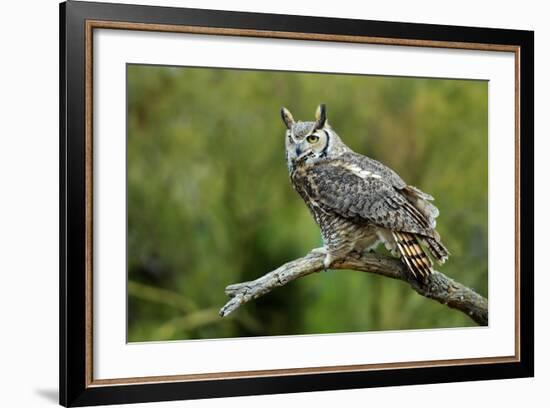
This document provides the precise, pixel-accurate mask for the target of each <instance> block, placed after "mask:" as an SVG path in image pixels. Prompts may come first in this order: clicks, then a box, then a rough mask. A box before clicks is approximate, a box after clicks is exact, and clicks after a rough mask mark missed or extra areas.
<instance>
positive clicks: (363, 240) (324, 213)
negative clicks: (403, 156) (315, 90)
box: [281, 105, 449, 279]
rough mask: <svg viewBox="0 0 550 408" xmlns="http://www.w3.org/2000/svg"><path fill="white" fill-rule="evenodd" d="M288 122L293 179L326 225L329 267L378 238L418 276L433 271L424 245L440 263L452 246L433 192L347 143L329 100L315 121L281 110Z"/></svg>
mask: <svg viewBox="0 0 550 408" xmlns="http://www.w3.org/2000/svg"><path fill="white" fill-rule="evenodd" d="M281 116H282V119H283V122H284V123H285V125H286V128H287V131H286V136H285V140H286V142H285V143H286V158H287V165H288V170H289V173H290V179H291V181H292V185H293V187H294V188H295V189H296V191H298V193H299V194H300V196H301V197H302V199H303V200H304V201H305V203H306V205H307V207H308V208H309V210H310V211H311V213H312V214H313V217H314V218H315V221H316V222H317V224H318V225H319V227H320V228H321V234H322V237H323V241H324V246H323V247H322V248H319V249H317V251H321V252H322V253H324V254H325V258H324V261H323V262H324V266H325V268H326V269H328V268H329V267H330V265H331V264H332V263H333V262H334V261H336V260H338V259H341V258H343V257H345V256H346V255H348V254H349V253H351V252H353V251H355V252H363V251H368V250H373V249H374V248H376V247H377V246H378V244H379V243H384V245H385V246H386V248H387V249H388V250H389V251H391V252H392V254H394V256H400V258H401V260H402V261H403V263H404V264H405V265H406V266H407V269H408V270H409V271H410V273H411V274H412V275H413V276H414V277H415V278H416V279H425V278H426V277H427V276H428V275H429V274H430V273H431V272H432V261H431V259H430V258H429V257H428V255H427V253H426V251H425V249H424V247H423V246H422V245H421V244H423V245H424V246H425V247H426V248H427V249H428V250H429V252H430V253H431V255H432V256H433V258H435V259H436V260H437V261H438V262H439V263H443V262H445V261H446V260H447V258H448V256H449V252H448V251H447V249H446V248H445V247H444V246H443V244H442V243H441V240H440V237H439V234H438V233H437V231H436V230H435V224H436V222H435V219H436V217H437V216H438V215H439V211H438V209H437V208H436V207H435V206H434V205H433V204H432V203H431V201H433V198H432V197H431V196H430V195H428V194H426V193H424V192H422V191H420V190H419V189H418V188H416V187H413V186H409V185H407V183H405V182H404V181H403V180H402V179H401V177H399V176H398V175H397V173H395V172H394V171H393V170H392V169H390V168H388V167H386V166H385V165H383V164H382V163H380V162H378V161H376V160H373V159H371V158H369V157H366V156H363V155H360V154H358V153H355V152H354V151H353V150H351V149H350V148H349V147H348V146H346V145H345V144H344V143H343V142H342V140H341V139H340V137H339V136H338V135H337V134H336V132H335V131H334V130H333V129H332V128H331V127H330V126H329V124H328V122H327V116H326V109H325V105H320V106H319V107H318V108H317V112H316V120H315V121H314V122H301V121H298V122H296V121H295V120H294V118H293V117H292V114H291V113H290V112H289V111H288V110H287V109H286V108H281Z"/></svg>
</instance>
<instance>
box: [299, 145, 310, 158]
mask: <svg viewBox="0 0 550 408" xmlns="http://www.w3.org/2000/svg"><path fill="white" fill-rule="evenodd" d="M311 153H312V150H311V149H307V150H305V151H304V150H302V149H300V146H296V161H300V160H302V159H304V158H306V157H308V156H309V155H310V154H311Z"/></svg>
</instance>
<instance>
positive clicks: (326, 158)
mask: <svg viewBox="0 0 550 408" xmlns="http://www.w3.org/2000/svg"><path fill="white" fill-rule="evenodd" d="M60 27H61V30H60V50H61V53H60V54H61V61H60V66H61V72H60V88H61V89H60V95H61V98H60V100H61V107H60V152H61V154H60V157H61V163H60V169H61V170H60V184H61V188H60V191H61V197H60V202H61V208H60V214H61V217H60V218H61V225H60V230H61V234H60V236H61V242H60V265H61V267H60V269H61V270H60V323H61V324H60V339H61V341H60V372H61V375H60V402H61V404H62V405H65V406H83V405H84V406H85V405H98V404H116V403H131V402H146V401H162V400H175V399H193V398H213V397H224V396H237V395H253V394H268V393H289V392H303V391H314V390H335V389H350V388H361V387H376V386H388V385H404V384H420V383H436V382H452V381H466V380H483V379H499V378H514V377H528V376H533V373H534V354H533V353H534V350H533V289H534V283H533V267H534V266H533V209H534V206H533V195H534V193H533V189H534V187H533V178H534V177H533V149H534V147H533V111H534V109H533V90H534V83H533V69H534V68H533V58H534V56H533V44H534V34H533V32H529V31H517V30H503V29H488V28H473V27H456V26H441V25H425V24H410V23H397V22H380V21H362V20H350V19H334V18H319V17H307V16H291V15H270V14H256V13H241V12H227V11H213V10H199V9H183V8H167V7H166V8H165V7H151V6H137V5H136V6H134V5H120V4H107V3H89V2H77V1H68V2H66V3H63V4H61V6H60Z"/></svg>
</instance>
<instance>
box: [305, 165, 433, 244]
mask: <svg viewBox="0 0 550 408" xmlns="http://www.w3.org/2000/svg"><path fill="white" fill-rule="evenodd" d="M304 181H305V183H306V191H307V193H308V195H309V196H310V198H311V199H312V200H313V201H314V202H315V203H316V204H317V205H319V206H320V207H321V208H322V209H324V210H328V211H334V212H336V213H337V214H339V215H340V216H342V217H344V218H348V219H353V220H355V221H356V222H361V221H365V222H369V223H371V224H374V225H378V226H380V227H383V228H387V229H390V230H392V231H402V232H409V233H414V234H420V235H424V236H427V237H436V236H437V232H435V230H433V228H432V226H431V225H430V224H431V222H430V220H428V219H427V218H426V217H425V215H424V214H422V213H421V212H420V211H419V210H418V209H417V208H416V207H415V206H414V205H413V204H412V203H411V202H410V201H409V200H408V199H407V198H406V197H405V195H404V193H403V191H402V190H401V189H399V188H397V187H395V186H394V184H393V183H392V180H385V179H384V176H382V175H380V174H376V173H374V172H372V171H370V170H365V169H362V168H361V167H359V166H357V165H353V164H346V163H343V162H341V161H340V162H327V163H322V164H321V163H318V164H316V165H314V166H312V167H311V168H310V169H308V172H307V177H306V180H304Z"/></svg>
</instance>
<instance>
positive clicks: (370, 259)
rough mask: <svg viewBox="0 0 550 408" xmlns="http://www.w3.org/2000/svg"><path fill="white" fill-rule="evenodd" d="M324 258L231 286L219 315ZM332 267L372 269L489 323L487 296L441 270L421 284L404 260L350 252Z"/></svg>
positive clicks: (313, 268) (312, 257)
mask: <svg viewBox="0 0 550 408" xmlns="http://www.w3.org/2000/svg"><path fill="white" fill-rule="evenodd" d="M323 258H324V255H323V254H320V253H317V252H310V253H309V254H307V255H306V256H304V257H303V258H299V259H296V260H294V261H291V262H288V263H286V264H284V265H282V266H280V267H279V268H277V269H275V270H274V271H271V272H269V273H267V274H265V275H264V276H262V277H260V278H258V279H256V280H253V281H250V282H243V283H236V284H233V285H229V286H228V287H227V288H226V289H225V293H226V294H227V295H229V296H230V297H231V299H230V300H229V301H228V302H227V303H226V304H225V306H224V307H222V308H221V310H220V316H222V317H224V316H227V315H228V314H230V313H231V312H233V311H235V310H236V309H237V308H238V307H239V306H241V305H242V304H244V303H246V302H249V301H250V300H253V299H257V298H259V297H260V296H263V295H265V294H266V293H269V292H271V291H272V290H273V289H275V288H278V287H280V286H284V285H286V284H287V283H288V282H290V281H293V280H295V279H298V278H301V277H303V276H307V275H310V274H312V273H314V272H319V271H322V270H323V268H324V267H323ZM330 269H348V270H355V271H362V272H370V273H375V274H377V275H382V276H386V277H388V278H392V279H399V280H402V281H405V282H407V283H408V284H409V285H410V286H411V287H412V288H413V289H414V290H415V291H416V292H418V293H419V294H420V295H422V296H425V297H427V298H430V299H434V300H436V301H438V302H439V303H442V304H444V305H447V306H449V307H450V308H452V309H457V310H460V311H461V312H463V313H465V314H467V315H468V316H469V317H470V318H472V320H474V321H475V322H476V323H478V324H479V325H481V326H486V325H487V324H488V321H489V312H488V304H487V299H485V298H484V297H483V296H481V295H479V294H478V293H476V292H475V291H474V290H472V289H470V288H468V287H466V286H464V285H462V284H461V283H459V282H456V281H454V280H453V279H451V278H449V277H447V276H446V275H444V274H443V273H441V272H437V271H434V273H433V274H432V275H431V276H430V277H429V279H428V280H427V281H426V282H424V283H419V282H417V281H416V280H414V279H412V278H410V276H409V274H408V273H407V271H406V270H405V266H404V265H403V264H402V263H401V261H399V260H398V259H395V258H391V257H388V256H384V255H379V254H375V253H369V254H363V255H361V254H355V253H354V254H351V255H350V256H348V257H347V258H345V259H343V260H341V261H338V262H335V263H334V264H333V265H331V268H330Z"/></svg>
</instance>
